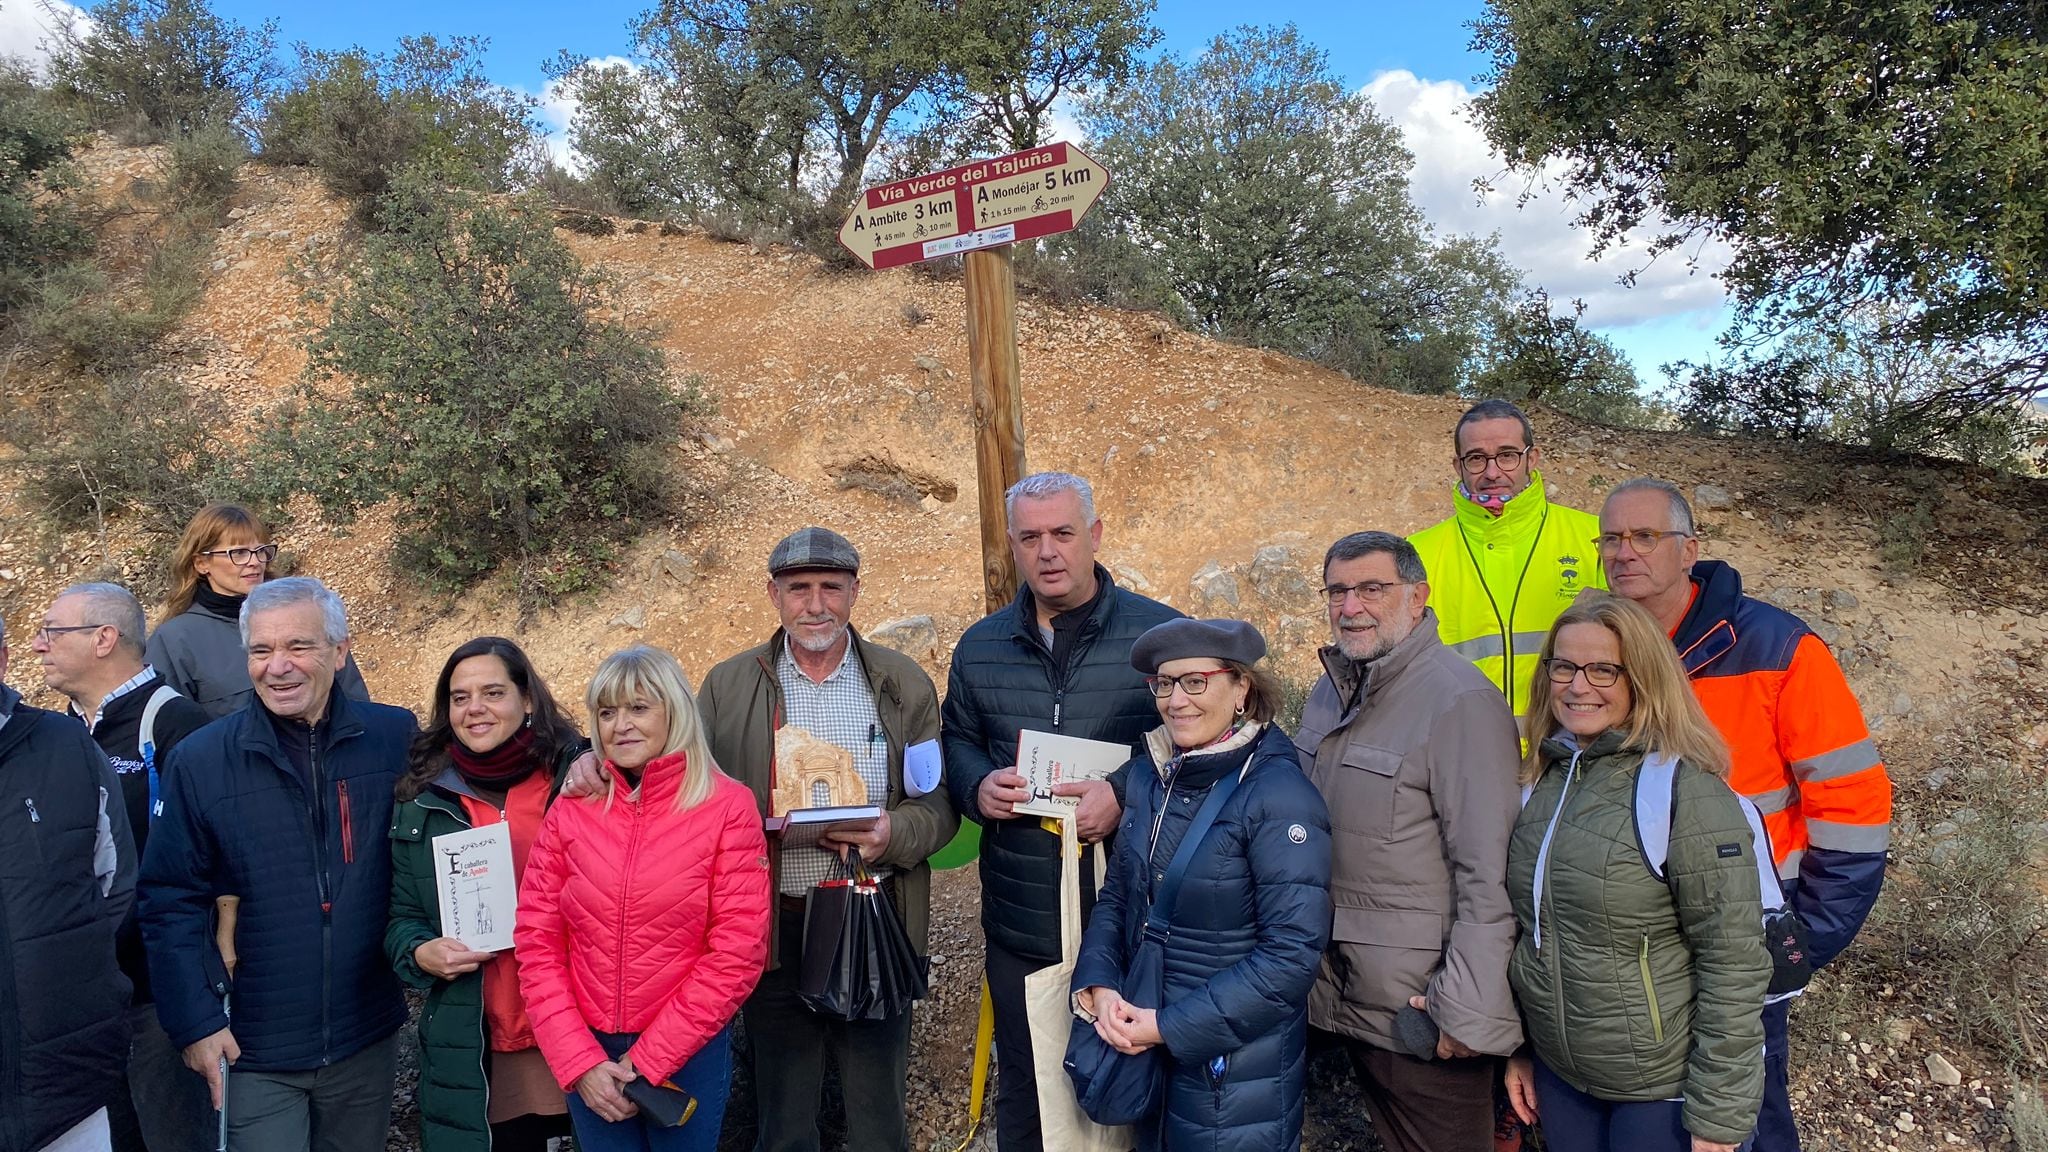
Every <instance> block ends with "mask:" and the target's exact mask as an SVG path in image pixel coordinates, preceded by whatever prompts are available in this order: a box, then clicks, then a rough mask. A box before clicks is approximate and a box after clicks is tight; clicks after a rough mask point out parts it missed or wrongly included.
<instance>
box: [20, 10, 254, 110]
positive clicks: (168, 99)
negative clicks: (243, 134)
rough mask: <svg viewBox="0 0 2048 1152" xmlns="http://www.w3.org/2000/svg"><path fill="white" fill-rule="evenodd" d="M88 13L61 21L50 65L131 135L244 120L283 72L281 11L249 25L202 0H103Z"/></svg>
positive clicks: (81, 96)
mask: <svg viewBox="0 0 2048 1152" xmlns="http://www.w3.org/2000/svg"><path fill="white" fill-rule="evenodd" d="M86 15H87V16H89V17H90V18H91V25H90V28H89V29H88V28H86V27H85V26H84V25H83V23H82V22H79V23H64V24H60V26H59V27H58V29H57V51H56V53H55V55H54V57H53V58H52V60H51V72H52V75H53V76H54V78H55V80H56V81H57V83H58V85H59V86H60V87H62V88H65V89H67V90H69V91H70V92H72V93H73V94H75V96H76V97H77V98H78V99H79V102H80V103H81V104H83V105H84V106H85V107H86V108H87V109H88V110H90V112H91V113H92V114H93V116H94V119H95V121H96V122H97V123H100V124H103V125H107V126H110V127H116V128H121V129H123V133H122V134H124V135H128V136H130V137H131V138H144V139H153V140H174V139H177V138H178V137H181V136H187V135H190V134H191V133H193V132H196V131H198V130H199V129H200V128H201V127H203V126H204V125H207V124H235V123H241V122H242V121H243V120H244V119H245V117H246V116H247V114H248V113H249V111H250V110H251V109H252V108H253V107H254V106H255V105H256V104H257V103H259V102H260V101H261V100H262V99H263V97H264V96H265V95H266V94H267V93H268V92H269V90H270V88H271V86H272V85H273V84H274V83H275V82H276V80H277V77H278V65H277V59H276V51H277V22H276V21H274V20H272V21H266V22H265V23H263V24H262V25H260V26H258V27H256V28H245V27H243V26H242V25H240V24H238V23H236V22H234V21H232V20H225V19H222V18H221V17H220V16H218V15H216V14H215V13H214V12H213V10H212V9H211V8H210V7H208V6H207V4H206V2H205V0H100V2H99V3H97V4H94V5H93V6H92V7H90V8H88V9H87V10H86ZM138 142H140V141H139V140H138Z"/></svg>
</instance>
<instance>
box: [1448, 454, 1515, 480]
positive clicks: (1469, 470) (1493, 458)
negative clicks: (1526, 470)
mask: <svg viewBox="0 0 2048 1152" xmlns="http://www.w3.org/2000/svg"><path fill="white" fill-rule="evenodd" d="M1525 455H1527V453H1526V452H1524V451H1522V449H1520V448H1503V449H1501V450H1500V451H1498V452H1494V453H1490V454H1489V453H1486V452H1467V453H1465V454H1464V455H1463V456H1460V457H1458V466H1459V467H1460V468H1463V469H1464V470H1465V475H1467V476H1477V475H1479V474H1480V473H1481V472H1484V471H1486V466H1487V465H1488V464H1498V465H1500V470H1501V471H1503V472H1513V471H1514V470H1515V469H1517V468H1520V467H1521V466H1522V457H1523V456H1525Z"/></svg>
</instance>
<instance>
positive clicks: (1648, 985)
mask: <svg viewBox="0 0 2048 1152" xmlns="http://www.w3.org/2000/svg"><path fill="white" fill-rule="evenodd" d="M1636 967H1637V968H1639V969H1641V970H1642V973H1643V995H1644V996H1647V997H1649V1000H1650V1034H1651V1035H1652V1036H1654V1037H1656V1039H1657V1043H1659V1044H1662V1043H1663V1042H1664V1014H1663V1013H1662V1012H1659V1011H1658V1010H1657V982H1656V981H1654V980H1652V979H1650V934H1649V933H1647V932H1645V933H1643V946H1642V948H1641V949H1639V950H1638V951H1637V952H1636Z"/></svg>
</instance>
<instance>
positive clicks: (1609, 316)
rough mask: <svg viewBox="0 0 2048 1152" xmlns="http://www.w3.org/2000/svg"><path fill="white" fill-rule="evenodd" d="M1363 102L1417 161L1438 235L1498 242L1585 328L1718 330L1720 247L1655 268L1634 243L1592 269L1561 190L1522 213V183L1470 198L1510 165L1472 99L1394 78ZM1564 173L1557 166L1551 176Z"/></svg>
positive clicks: (1379, 82)
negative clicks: (1494, 235)
mask: <svg viewBox="0 0 2048 1152" xmlns="http://www.w3.org/2000/svg"><path fill="white" fill-rule="evenodd" d="M1365 94H1366V95H1367V96H1369V97H1370V98H1371V99H1372V102H1373V104H1374V106H1375V107H1377V108H1378V109H1379V111H1380V114H1381V115H1382V116H1384V117H1386V118H1387V119H1388V120H1389V121H1391V122H1392V123H1394V124H1395V125H1397V126H1398V127H1399V128H1400V129H1401V132H1402V134H1403V135H1404V136H1405V137H1406V138H1407V144H1408V149H1409V151H1411V152H1413V153H1415V169H1414V171H1413V173H1412V174H1411V175H1410V180H1409V183H1410V188H1411V190H1412V192H1413V195H1414V198H1415V203H1416V204H1417V206H1419V207H1420V208H1421V209H1422V211H1423V214H1424V215H1425V216H1427V217H1428V219H1429V221H1430V223H1432V224H1434V225H1435V226H1436V228H1437V230H1438V232H1439V233H1454V232H1455V233H1466V234H1477V235H1482V236H1483V235H1485V234H1487V233H1489V232H1498V233H1499V234H1500V247H1501V251H1502V252H1503V253H1505V254H1506V255H1507V257H1508V259H1509V260H1511V261H1513V262H1514V264H1515V265H1516V266H1517V267H1519V268H1521V269H1522V270H1523V272H1524V273H1525V274H1526V275H1527V278H1528V282H1529V283H1530V285H1531V286H1541V287H1543V288H1545V289H1547V290H1548V291H1549V293H1550V297H1551V299H1552V300H1555V301H1567V300H1570V299H1572V298H1574V297H1576V298H1578V299H1581V300H1584V301H1585V302H1586V322H1587V324H1588V325H1590V326H1592V327H1594V328H1601V329H1615V328H1626V327H1630V326H1634V325H1640V324H1643V323H1645V322H1650V321H1664V322H1665V323H1666V324H1667V325H1668V324H1669V323H1670V322H1671V321H1673V320H1676V319H1678V318H1681V317H1683V318H1685V319H1686V320H1696V321H1697V323H1698V325H1699V327H1700V329H1701V331H1702V332H1704V331H1706V330H1707V329H1709V328H1711V327H1717V326H1718V324H1719V320H1720V318H1721V315H1722V305H1723V303H1724V301H1725V300H1726V293H1725V292H1724V291H1723V289H1722V287H1721V283H1720V281H1719V280H1718V279H1717V278H1716V274H1717V273H1718V272H1719V271H1720V270H1721V269H1722V268H1724V267H1726V266H1727V258H1728V257H1727V251H1726V249H1725V248H1723V247H1722V246H1721V245H1719V244H1718V243H1710V244H1708V245H1706V246H1705V247H1704V248H1702V249H1700V250H1698V252H1697V253H1696V254H1695V253H1694V252H1692V251H1691V250H1690V249H1687V250H1680V251H1672V252H1666V253H1664V254H1663V255H1662V256H1659V257H1658V258H1657V259H1656V261H1655V262H1654V263H1653V262H1651V260H1650V257H1649V244H1648V240H1647V237H1632V238H1631V239H1630V240H1629V242H1627V243H1624V244H1617V245H1614V246H1613V247H1611V248H1609V249H1608V251H1607V252H1606V253H1605V254H1604V255H1603V256H1602V257H1601V258H1600V259H1599V260H1594V259H1592V258H1591V257H1590V255H1589V253H1590V252H1591V250H1592V240H1591V237H1590V236H1589V235H1588V234H1587V233H1586V232H1584V231H1583V230H1581V229H1578V228H1575V227H1573V226H1572V219H1573V217H1574V216H1575V215H1577V212H1576V210H1575V208H1574V206H1573V205H1572V204H1570V203H1568V202H1566V200H1565V198H1564V196H1563V194H1562V193H1561V192H1559V191H1557V190H1556V189H1557V181H1556V180H1555V179H1552V180H1550V181H1549V182H1548V186H1546V184H1545V182H1544V181H1542V180H1540V179H1539V180H1538V182H1537V183H1536V184H1535V185H1534V187H1533V188H1531V189H1530V190H1531V192H1532V194H1531V195H1530V196H1529V198H1528V199H1527V200H1526V201H1523V202H1521V203H1520V204H1519V206H1518V204H1517V201H1518V200H1520V197H1521V193H1522V191H1523V189H1524V187H1525V178H1524V177H1523V176H1521V175H1519V174H1512V173H1511V174H1507V175H1505V176H1504V177H1501V178H1500V179H1498V180H1496V181H1495V183H1496V184H1497V185H1498V186H1497V187H1496V188H1494V189H1493V190H1492V191H1490V192H1488V193H1487V194H1486V195H1485V197H1484V198H1483V199H1482V198H1481V197H1480V196H1479V194H1478V193H1476V192H1475V191H1474V190H1473V186H1472V182H1473V181H1474V180H1478V179H1482V178H1492V177H1496V176H1497V175H1499V174H1500V173H1501V172H1502V170H1503V169H1504V168H1505V167H1506V165H1505V164H1504V163H1503V162H1502V160H1501V158H1500V157H1499V156H1498V155H1496V154H1495V153H1494V152H1493V150H1492V148H1491V147H1490V146H1489V145H1488V144H1487V142H1486V137H1485V135H1484V134H1483V133H1481V132H1480V130H1479V127H1478V125H1476V124H1474V123H1473V122H1472V117H1471V101H1472V96H1473V93H1472V90H1471V89H1469V88H1467V87H1465V85H1463V84H1461V83H1459V82H1458V81H1455V80H1424V79H1421V78H1420V77H1418V76H1416V75H1415V74H1414V73H1412V72H1407V71H1396V72H1382V73H1380V74H1379V75H1377V76H1374V77H1373V78H1372V80H1371V81H1370V82H1368V83H1367V84H1366V86H1365ZM1562 171H1563V166H1562V165H1555V166H1553V167H1551V168H1549V169H1548V170H1547V171H1546V173H1545V174H1546V175H1549V176H1552V177H1555V176H1556V175H1557V174H1558V173H1560V172H1562ZM1688 256H1694V257H1695V258H1694V259H1692V260H1688V259H1687V257H1688ZM1630 271H1637V276H1636V280H1635V285H1634V287H1624V286H1623V285H1622V284H1621V283H1619V281H1620V278H1621V277H1622V276H1623V275H1624V274H1626V273H1628V272H1630ZM1660 326H1661V325H1660Z"/></svg>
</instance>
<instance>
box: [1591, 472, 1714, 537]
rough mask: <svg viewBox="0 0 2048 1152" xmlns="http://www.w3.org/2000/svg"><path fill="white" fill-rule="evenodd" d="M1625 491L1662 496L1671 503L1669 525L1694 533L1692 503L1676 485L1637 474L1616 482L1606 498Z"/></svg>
mask: <svg viewBox="0 0 2048 1152" xmlns="http://www.w3.org/2000/svg"><path fill="white" fill-rule="evenodd" d="M1626 492H1655V493H1657V494H1659V495H1661V496H1663V497H1664V499H1665V500H1667V501H1669V502H1670V504H1671V527H1672V528H1673V529H1675V530H1677V531H1679V532H1683V533H1685V534H1686V535H1687V536H1692V535H1695V534H1696V533H1695V531H1694V527H1693V520H1692V504H1691V503H1690V502H1689V501H1687V500H1686V498H1685V493H1683V492H1681V491H1679V490H1678V485H1676V484H1673V483H1672V482H1671V481H1669V480H1663V479H1659V478H1658V477H1655V476H1638V477H1636V478H1635V479H1633V480H1624V481H1622V482H1621V483H1619V484H1616V485H1615V486H1614V490H1613V491H1612V492H1609V493H1608V494H1607V499H1609V500H1612V499H1614V498H1615V497H1616V496H1620V495H1622V494H1623V493H1626Z"/></svg>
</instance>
